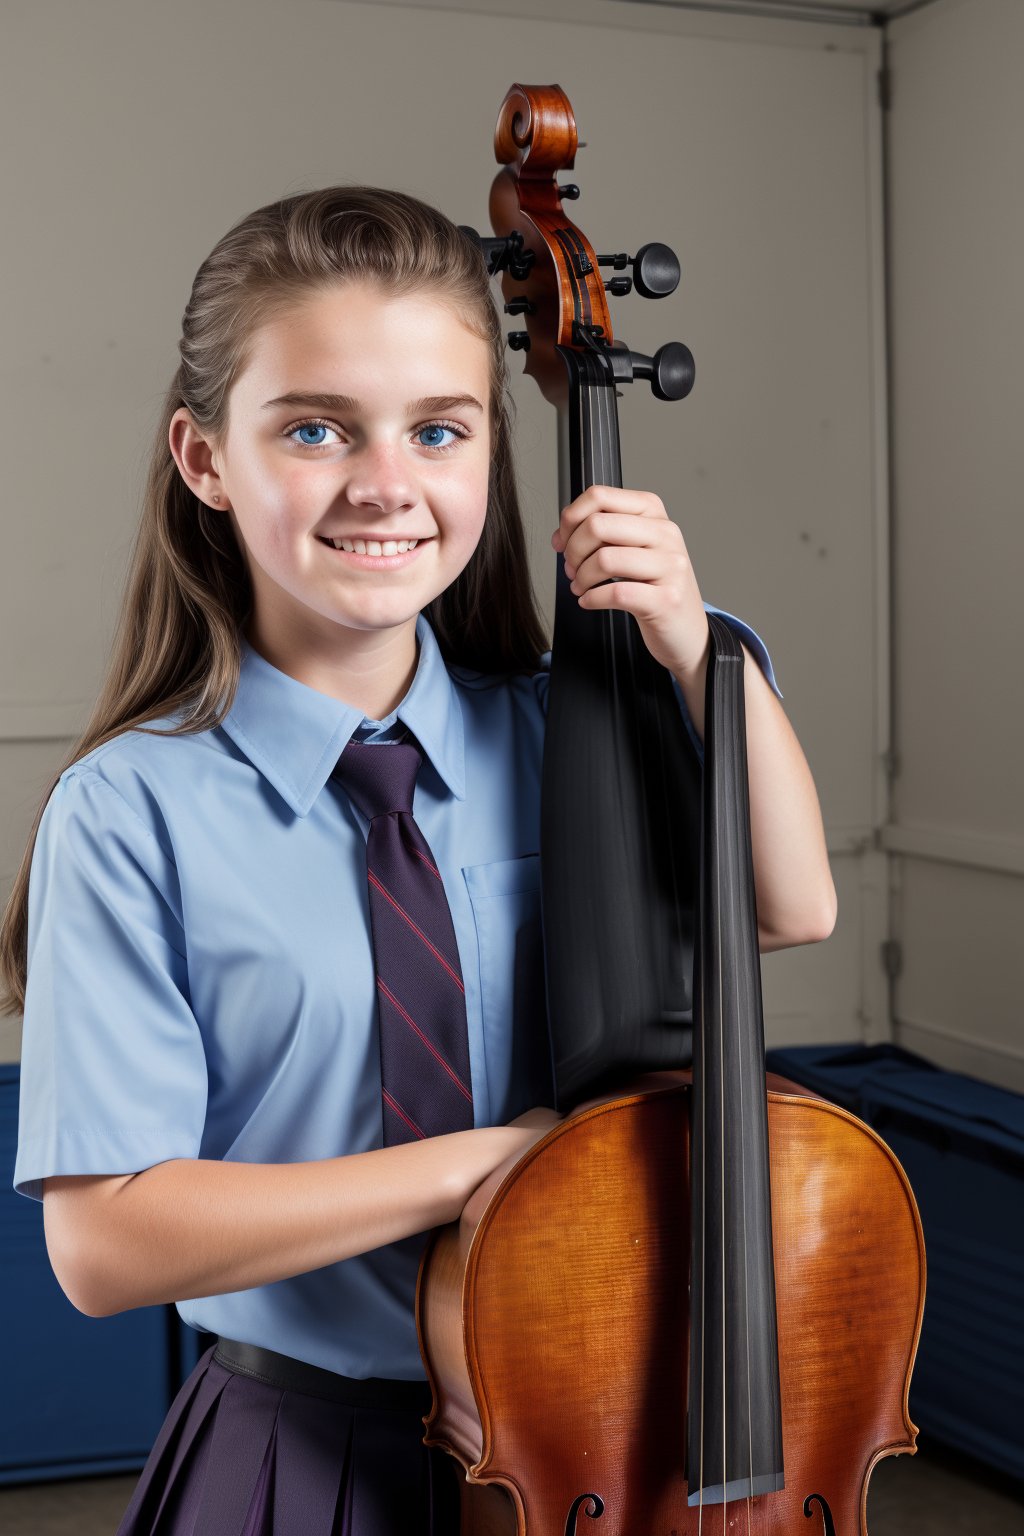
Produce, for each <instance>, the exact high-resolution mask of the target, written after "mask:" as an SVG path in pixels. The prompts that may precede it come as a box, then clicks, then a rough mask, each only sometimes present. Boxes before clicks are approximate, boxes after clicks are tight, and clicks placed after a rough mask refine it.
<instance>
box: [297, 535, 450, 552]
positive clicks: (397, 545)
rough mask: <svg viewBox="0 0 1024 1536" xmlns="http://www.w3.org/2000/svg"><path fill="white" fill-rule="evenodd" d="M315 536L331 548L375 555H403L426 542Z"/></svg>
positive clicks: (426, 540) (418, 540) (423, 540)
mask: <svg viewBox="0 0 1024 1536" xmlns="http://www.w3.org/2000/svg"><path fill="white" fill-rule="evenodd" d="M316 537H317V538H318V539H319V540H320V543H321V544H327V545H328V546H329V547H330V548H331V549H343V550H345V551H346V552H347V553H348V554H350V555H372V556H375V557H380V556H382V555H383V556H388V555H404V554H407V553H408V552H409V550H411V549H415V548H416V546H417V544H426V543H428V542H429V540H428V539H328V538H325V537H324V536H323V534H319V533H318V534H317V535H316Z"/></svg>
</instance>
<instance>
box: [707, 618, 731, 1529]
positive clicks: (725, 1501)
mask: <svg viewBox="0 0 1024 1536" xmlns="http://www.w3.org/2000/svg"><path fill="white" fill-rule="evenodd" d="M712 639H714V637H713V636H712ZM717 672H718V668H717V665H716V667H715V674H716V679H715V680H717ZM711 702H712V713H713V712H714V710H713V706H714V691H713V690H712V700H711ZM707 716H708V709H707V686H706V683H705V692H704V722H705V736H706V735H707ZM721 858H722V839H721V837H716V838H715V884H714V903H713V905H714V922H715V939H716V941H717V942H716V947H717V950H718V999H717V1001H718V1052H719V1056H718V1081H719V1098H720V1101H721V1128H720V1139H721V1145H720V1147H719V1155H720V1157H721V1159H722V1205H721V1212H722V1219H721V1233H720V1237H721V1242H722V1248H721V1255H722V1258H721V1263H722V1532H723V1536H724V1533H725V1532H726V1531H727V1530H728V1528H729V1522H728V1514H729V1492H728V1489H729V1471H728V1437H727V1434H726V1399H727V1397H728V1390H729V1381H728V1372H727V1370H726V1355H725V1348H726V1339H725V1303H726V1289H725V1255H726V1246H725V1009H724V1007H723V1005H722V925H721V901H722V869H721Z"/></svg>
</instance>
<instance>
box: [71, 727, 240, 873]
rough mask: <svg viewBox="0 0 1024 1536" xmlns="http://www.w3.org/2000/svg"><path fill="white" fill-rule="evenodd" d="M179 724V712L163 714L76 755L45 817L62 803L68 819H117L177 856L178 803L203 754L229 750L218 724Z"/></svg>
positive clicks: (110, 821) (99, 821) (104, 821)
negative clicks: (174, 825)
mask: <svg viewBox="0 0 1024 1536" xmlns="http://www.w3.org/2000/svg"><path fill="white" fill-rule="evenodd" d="M180 725H181V717H180V716H175V715H164V716H160V717H158V718H156V719H153V720H149V721H147V722H146V724H145V725H144V726H135V727H133V728H132V729H130V730H126V731H121V732H119V733H118V734H117V735H116V736H112V737H111V738H110V740H109V741H105V742H102V743H101V744H100V745H99V746H96V747H93V748H92V750H91V751H89V752H86V753H84V754H83V756H81V757H79V758H76V760H75V761H74V762H73V763H71V764H69V766H68V767H67V768H65V769H64V771H63V773H62V774H61V775H60V777H59V779H58V780H57V782H56V784H55V785H54V789H53V794H52V795H51V797H50V800H49V801H48V802H47V806H46V809H45V812H44V819H47V818H51V819H52V817H53V816H55V815H56V814H57V807H58V806H59V807H60V814H61V817H62V818H63V819H64V820H65V821H79V822H81V821H88V820H91V821H93V822H94V823H96V824H97V825H101V824H102V825H107V826H112V825H113V824H115V823H116V824H118V825H120V826H122V827H123V829H124V831H125V834H127V833H128V832H129V831H131V830H134V831H135V832H136V833H139V834H145V835H147V836H148V837H149V838H151V839H152V840H153V841H155V842H156V843H157V844H158V845H159V846H160V847H161V848H162V849H163V851H164V853H165V854H166V855H167V856H168V857H169V858H170V857H172V856H173V855H172V846H171V845H172V838H171V835H170V831H169V826H170V824H171V822H172V821H173V819H174V818H173V808H174V806H175V805H176V803H177V802H179V801H180V800H182V798H183V797H185V796H187V795H188V793H189V792H190V791H189V786H190V785H193V786H194V784H195V782H196V774H197V770H198V768H199V766H200V759H201V758H202V757H203V756H204V755H206V754H209V753H210V752H211V751H218V752H220V753H223V751H224V746H223V745H222V744H221V743H220V742H219V741H218V739H217V738H218V737H219V736H220V734H221V733H220V732H219V731H218V730H217V728H214V729H213V730H204V731H182V730H181V729H180ZM176 727H177V729H176Z"/></svg>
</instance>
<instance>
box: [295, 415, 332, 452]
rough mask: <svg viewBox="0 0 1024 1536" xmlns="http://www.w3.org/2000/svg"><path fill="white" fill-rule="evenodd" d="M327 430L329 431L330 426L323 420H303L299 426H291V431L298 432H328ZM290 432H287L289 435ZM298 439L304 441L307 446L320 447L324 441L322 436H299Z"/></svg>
mask: <svg viewBox="0 0 1024 1536" xmlns="http://www.w3.org/2000/svg"><path fill="white" fill-rule="evenodd" d="M329 431H331V428H330V427H328V425H327V423H326V422H325V421H304V422H303V423H302V425H301V426H299V427H293V428H292V432H300V433H301V432H329ZM292 432H290V433H289V434H288V435H289V437H290V436H291V435H292ZM299 440H300V442H302V443H304V444H305V446H306V447H307V448H320V447H322V446H323V441H324V440H323V438H322V437H317V438H312V437H301V438H300V439H299Z"/></svg>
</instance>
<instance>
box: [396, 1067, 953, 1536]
mask: <svg viewBox="0 0 1024 1536" xmlns="http://www.w3.org/2000/svg"><path fill="white" fill-rule="evenodd" d="M689 1081H690V1075H689V1073H685V1072H664V1073H654V1074H647V1075H646V1076H644V1077H643V1078H639V1079H637V1080H635V1081H634V1082H632V1083H631V1084H630V1085H629V1087H628V1089H627V1090H625V1091H624V1092H622V1093H619V1094H616V1095H608V1096H606V1097H605V1098H602V1099H598V1100H594V1101H592V1102H591V1103H589V1104H587V1105H583V1106H581V1107H580V1108H579V1109H578V1110H577V1111H576V1112H575V1113H574V1114H572V1115H571V1116H570V1117H569V1118H567V1119H566V1120H565V1121H563V1122H562V1123H561V1124H560V1125H558V1126H556V1127H555V1128H554V1129H553V1130H552V1131H551V1132H549V1134H548V1135H547V1136H546V1137H545V1138H544V1139H543V1140H542V1141H541V1142H538V1143H537V1144H536V1145H535V1146H534V1147H532V1148H531V1149H530V1151H529V1152H528V1153H527V1154H526V1155H525V1156H524V1157H522V1158H521V1159H517V1160H514V1161H513V1162H512V1163H511V1164H508V1165H504V1166H503V1167H500V1168H498V1169H496V1170H495V1172H494V1173H493V1174H492V1175H491V1177H490V1178H489V1179H488V1180H487V1181H486V1182H485V1183H484V1184H483V1185H481V1187H480V1188H479V1189H478V1190H477V1191H476V1193H475V1195H474V1196H473V1198H472V1199H471V1201H470V1202H469V1204H468V1205H467V1206H466V1209H465V1210H464V1212H463V1214H462V1218H461V1220H460V1221H459V1222H457V1223H453V1224H452V1225H451V1226H449V1227H445V1228H443V1229H441V1230H440V1231H439V1232H438V1233H437V1235H436V1236H435V1238H434V1239H433V1241H432V1243H431V1246H430V1248H429V1250H428V1252H427V1253H426V1255H425V1256H424V1260H423V1266H422V1268H421V1272H420V1283H419V1286H418V1289H417V1324H418V1328H419V1335H420V1347H421V1350H422V1352H423V1356H424V1359H425V1361H426V1362H427V1367H428V1374H429V1376H430V1379H431V1381H432V1384H433V1388H434V1406H433V1409H432V1411H431V1413H430V1415H429V1416H428V1417H427V1418H426V1419H425V1420H424V1423H425V1426H426V1434H425V1440H426V1443H427V1444H428V1445H439V1446H443V1447H444V1448H445V1449H446V1450H448V1451H449V1452H450V1453H451V1454H453V1455H454V1456H455V1457H456V1459H457V1460H458V1462H459V1463H460V1465H461V1467H462V1468H463V1469H464V1472H465V1476H466V1485H465V1489H464V1500H465V1502H464V1509H463V1523H462V1529H461V1532H460V1536H499V1533H500V1536H506V1533H507V1536H512V1533H515V1536H527V1533H528V1536H562V1533H563V1532H564V1530H565V1522H566V1516H567V1514H568V1511H569V1508H570V1506H571V1504H572V1501H573V1499H575V1498H576V1497H577V1496H578V1495H580V1494H583V1493H591V1492H596V1493H599V1494H600V1496H601V1498H602V1499H603V1500H604V1503H605V1508H604V1512H603V1515H602V1516H601V1517H600V1524H599V1525H595V1529H597V1530H599V1531H600V1533H601V1536H668V1533H669V1532H673V1533H677V1536H691V1533H693V1536H696V1533H697V1531H698V1529H699V1530H700V1531H701V1532H702V1536H713V1533H718V1532H724V1531H726V1530H733V1529H734V1530H736V1531H737V1532H743V1531H749V1532H750V1533H751V1536H794V1533H796V1532H799V1531H803V1530H807V1531H809V1532H812V1533H816V1532H819V1531H821V1530H822V1529H823V1525H822V1517H821V1515H820V1513H819V1512H818V1510H817V1507H816V1506H812V1513H811V1515H810V1516H805V1514H804V1501H805V1500H806V1499H807V1498H808V1496H809V1495H811V1494H820V1495H821V1496H822V1497H824V1498H825V1499H826V1500H827V1502H828V1505H829V1507H830V1509H831V1511H832V1515H833V1518H834V1520H835V1528H836V1532H837V1533H838V1536H855V1533H856V1536H864V1533H865V1532H866V1530H867V1524H866V1503H867V1488H868V1479H869V1476H870V1472H871V1469H872V1467H873V1466H874V1465H875V1463H876V1462H877V1461H878V1460H879V1459H880V1458H881V1457H883V1456H887V1455H892V1454H895V1453H898V1452H913V1451H914V1449H915V1443H916V1434H917V1431H916V1428H915V1426H914V1425H913V1424H912V1423H911V1421H910V1418H909V1414H908V1411H907V1393H908V1389H909V1383H910V1375H911V1370H912V1367H913V1362H914V1356H915V1353H916V1349H917V1341H918V1336H919V1333H920V1326H921V1316H922V1311H923V1305H924V1279H925V1259H924V1242H923V1237H922V1232H921V1223H920V1219H919V1216H918V1212H917V1207H916V1204H915V1201H914V1197H913V1194H912V1192H911V1189H910V1186H909V1183H908V1181H907V1178H906V1175H905V1174H904V1172H903V1169H902V1168H901V1166H900V1164H899V1162H898V1161H897V1159H896V1157H895V1156H894V1155H893V1153H892V1151H891V1150H890V1149H889V1148H888V1147H887V1146H886V1145H885V1143H884V1142H883V1141H882V1140H881V1139H880V1137H878V1136H877V1135H876V1134H875V1132H873V1131H872V1130H871V1129H870V1128H869V1127H868V1126H866V1125H864V1124H863V1123H862V1122H861V1121H859V1120H857V1119H856V1118H855V1117H854V1116H853V1115H851V1114H849V1113H847V1112H846V1111H845V1110H842V1109H839V1108H837V1107H836V1106H834V1105H832V1104H829V1103H827V1102H826V1101H825V1100H823V1099H820V1098H818V1097H817V1096H816V1095H814V1094H811V1093H809V1092H807V1091H806V1090H804V1089H801V1088H798V1087H797V1086H796V1085H795V1084H790V1083H786V1082H785V1080H783V1079H779V1078H772V1077H770V1078H769V1080H768V1083H769V1095H768V1101H769V1130H770V1144H771V1187H772V1221H773V1231H774V1234H775V1254H776V1265H775V1278H776V1291H777V1297H778V1308H779V1358H780V1368H781V1381H782V1400H783V1423H784V1451H785V1468H786V1487H785V1489H784V1491H783V1492H781V1493H776V1494H768V1495H763V1496H761V1497H759V1498H756V1499H753V1500H750V1501H749V1502H744V1503H739V1504H737V1503H732V1504H729V1505H728V1506H722V1505H716V1506H709V1507H706V1508H705V1509H704V1511H703V1517H702V1519H701V1516H700V1512H699V1511H698V1510H697V1509H696V1508H693V1509H691V1508H690V1507H689V1506H688V1505H687V1502H686V1492H687V1488H686V1482H685V1478H684V1471H683V1460H684V1415H685V1406H686V1382H687V1358H686V1357H687V1330H688V1308H687V1296H686V1288H687V1267H688V1255H689V1244H690V1234H689V1223H688V1194H687V1191H688V1188H689V1174H688V1166H687V1161H688V1127H689V1115H688V1106H687V1099H688V1094H689ZM475 1485H483V1487H486V1488H487V1490H488V1491H487V1496H486V1498H479V1499H477V1500H476V1501H474V1493H475V1491H476V1487H475ZM498 1489H500V1490H501V1493H500V1495H498V1494H497V1493H496V1490H498ZM585 1519H586V1517H585V1516H581V1518H580V1528H581V1529H583V1527H584V1520H585ZM726 1522H728V1523H726ZM586 1528H587V1529H590V1522H589V1521H586Z"/></svg>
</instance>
